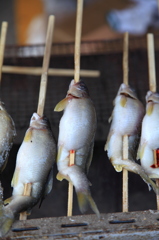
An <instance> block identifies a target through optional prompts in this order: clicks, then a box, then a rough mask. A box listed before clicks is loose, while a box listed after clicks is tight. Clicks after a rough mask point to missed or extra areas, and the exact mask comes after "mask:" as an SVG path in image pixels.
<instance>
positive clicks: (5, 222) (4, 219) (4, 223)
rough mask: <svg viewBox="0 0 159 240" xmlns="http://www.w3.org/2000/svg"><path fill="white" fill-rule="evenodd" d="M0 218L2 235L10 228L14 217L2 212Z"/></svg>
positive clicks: (0, 232) (0, 233)
mask: <svg viewBox="0 0 159 240" xmlns="http://www.w3.org/2000/svg"><path fill="white" fill-rule="evenodd" d="M0 219H1V220H0V236H1V237H3V236H5V235H6V234H7V233H8V232H9V230H10V229H11V227H12V225H13V222H14V218H13V217H11V216H7V215H5V214H3V215H2V216H0Z"/></svg>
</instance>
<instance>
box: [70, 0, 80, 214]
mask: <svg viewBox="0 0 159 240" xmlns="http://www.w3.org/2000/svg"><path fill="white" fill-rule="evenodd" d="M82 15H83V0H78V1H77V17H76V33H75V55H74V64H75V71H74V81H75V82H79V81H80V44H81V32H82ZM74 162H75V151H70V160H69V165H73V164H74ZM72 208H73V185H72V183H71V182H69V187H68V208H67V216H72Z"/></svg>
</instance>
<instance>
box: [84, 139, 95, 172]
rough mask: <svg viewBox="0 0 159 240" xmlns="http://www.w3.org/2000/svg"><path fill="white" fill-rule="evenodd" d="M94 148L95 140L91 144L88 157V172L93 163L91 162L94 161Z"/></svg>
mask: <svg viewBox="0 0 159 240" xmlns="http://www.w3.org/2000/svg"><path fill="white" fill-rule="evenodd" d="M93 148H94V142H92V143H91V146H90V150H89V154H88V157H87V161H86V162H87V166H86V172H87V173H88V171H89V167H90V165H91V162H92V157H93Z"/></svg>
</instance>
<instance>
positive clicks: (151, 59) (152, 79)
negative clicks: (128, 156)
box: [147, 33, 159, 210]
mask: <svg viewBox="0 0 159 240" xmlns="http://www.w3.org/2000/svg"><path fill="white" fill-rule="evenodd" d="M147 47H148V66H149V89H150V91H152V92H156V90H157V86H156V71H155V48H154V36H153V34H151V33H149V34H147ZM153 155H154V164H155V165H156V166H157V157H156V150H154V151H153ZM156 186H157V187H159V179H156ZM156 202H157V210H159V195H156Z"/></svg>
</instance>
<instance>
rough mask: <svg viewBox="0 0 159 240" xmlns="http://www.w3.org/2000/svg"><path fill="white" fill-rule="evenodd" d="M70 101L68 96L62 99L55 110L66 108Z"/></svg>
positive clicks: (59, 110)
mask: <svg viewBox="0 0 159 240" xmlns="http://www.w3.org/2000/svg"><path fill="white" fill-rule="evenodd" d="M67 103H68V98H64V99H62V100H61V101H60V102H59V103H58V104H57V105H56V106H55V108H54V111H55V112H61V111H63V110H64V109H65V107H66V105H67Z"/></svg>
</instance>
